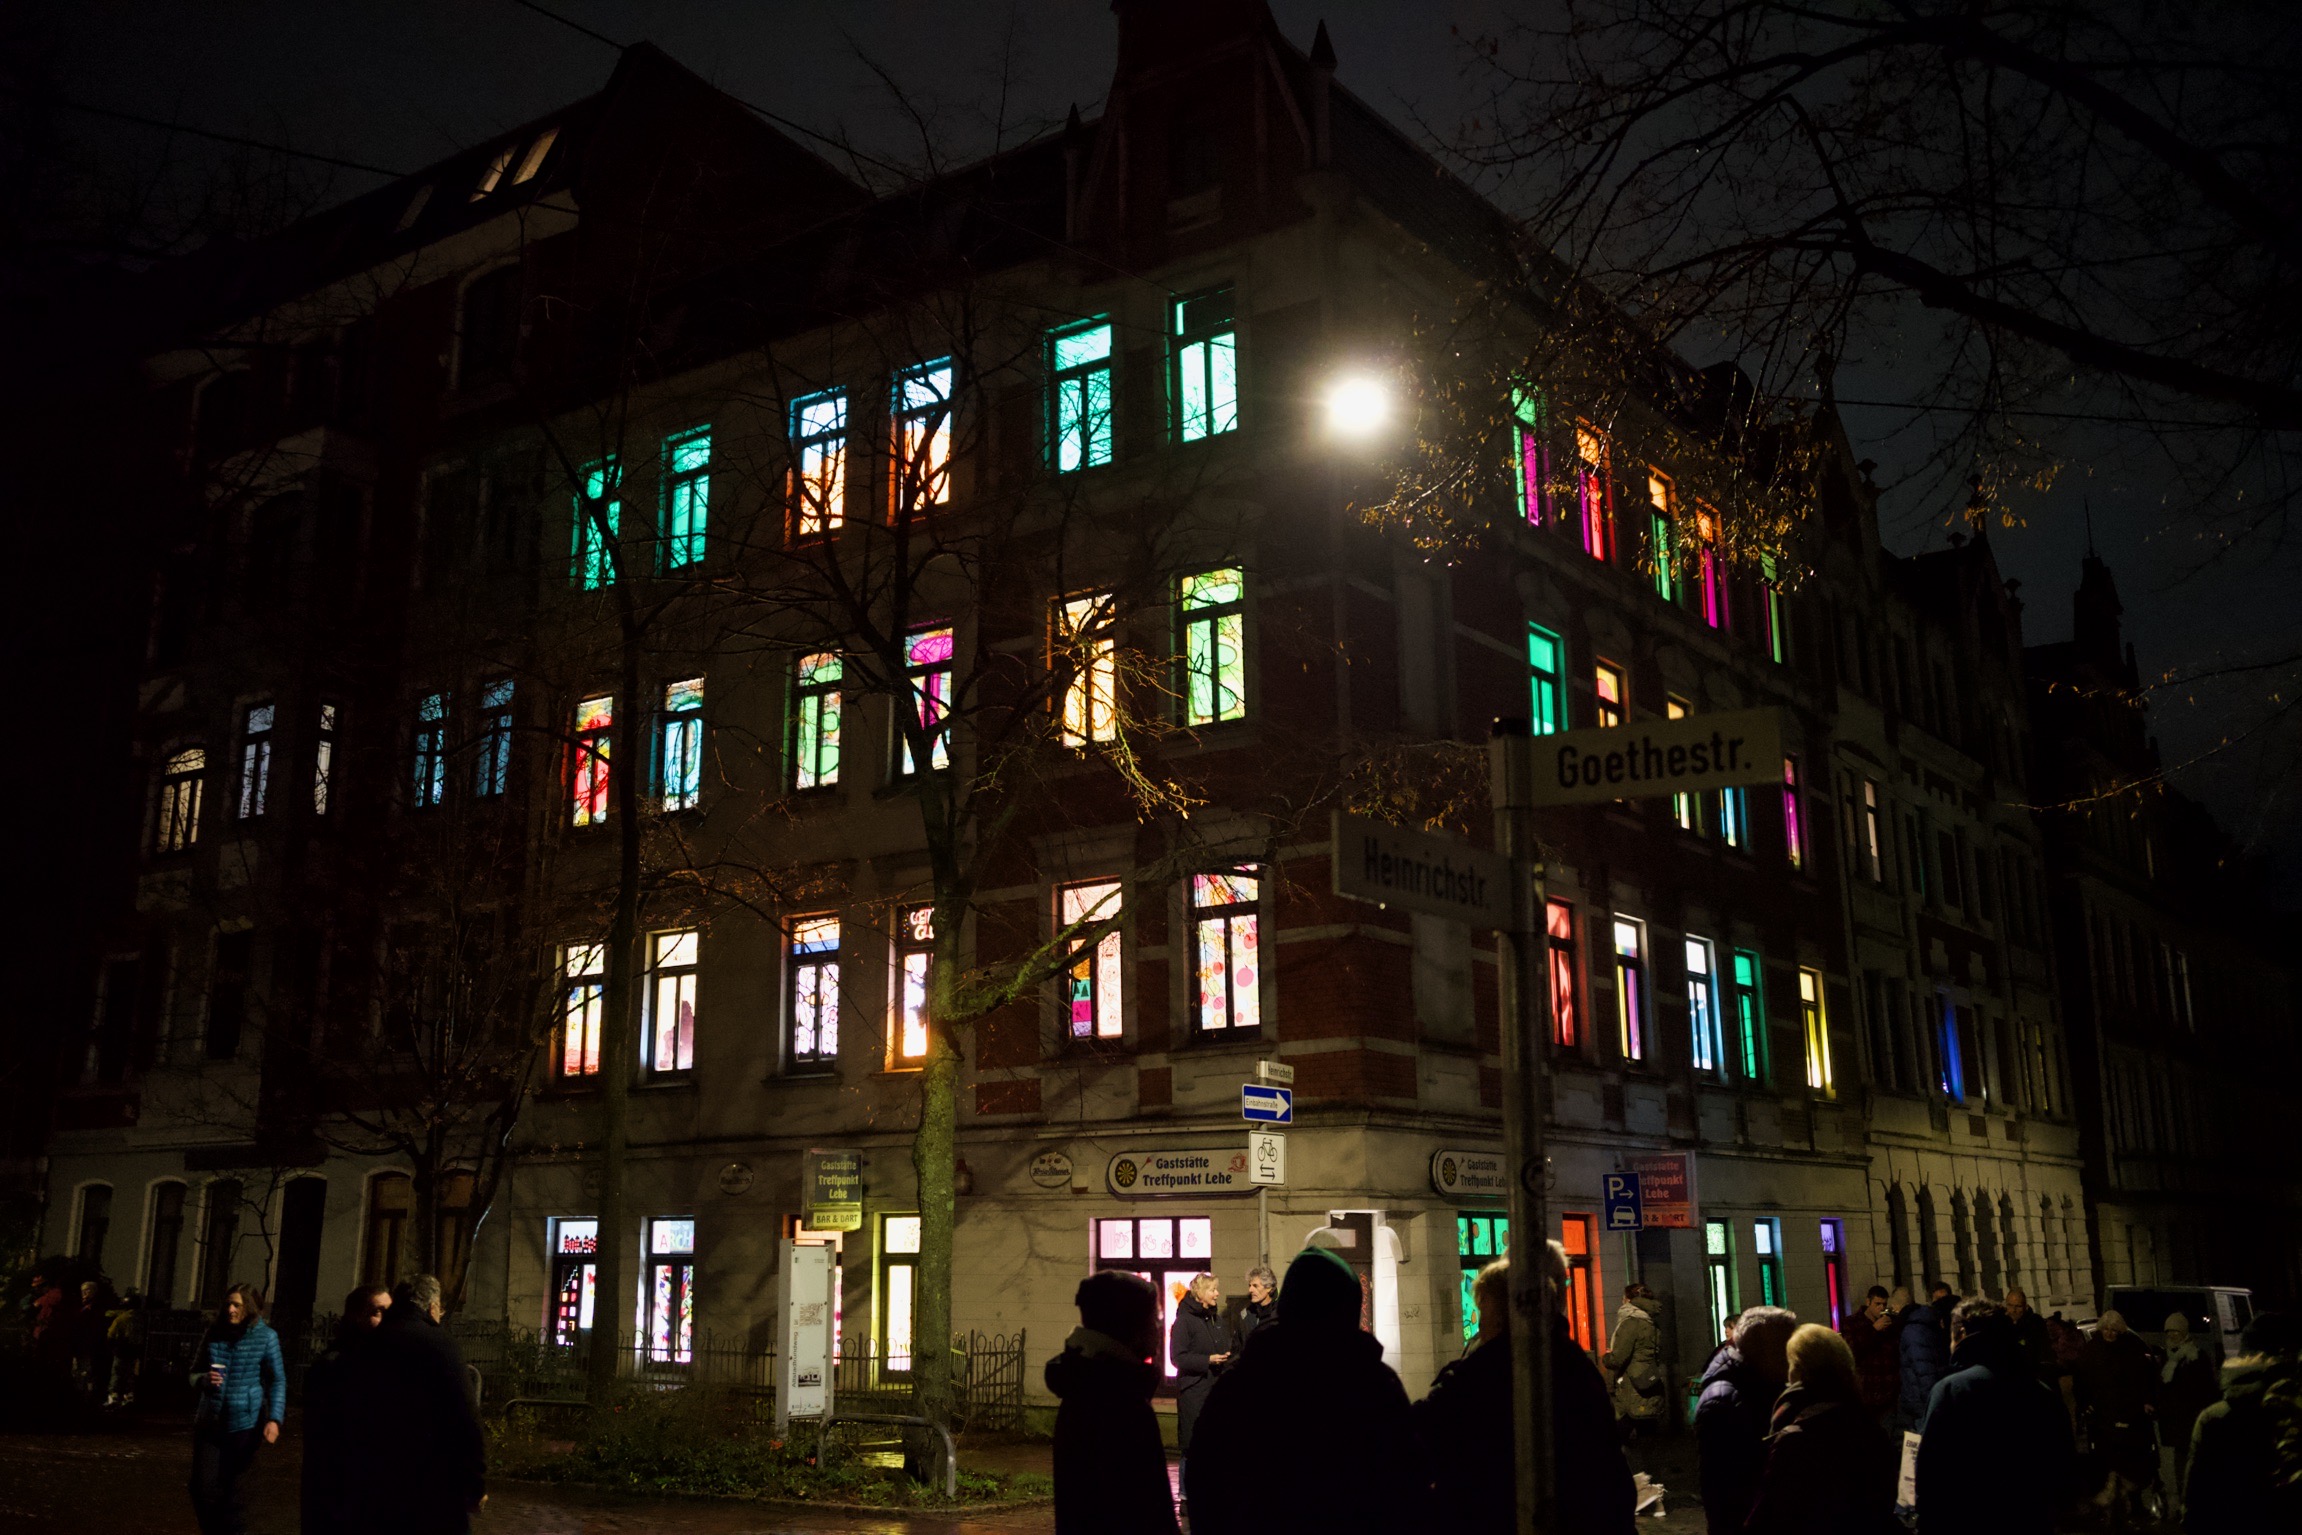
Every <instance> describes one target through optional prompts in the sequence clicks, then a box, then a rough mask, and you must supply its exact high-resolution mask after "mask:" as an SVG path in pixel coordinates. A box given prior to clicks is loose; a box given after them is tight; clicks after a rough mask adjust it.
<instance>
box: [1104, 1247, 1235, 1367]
mask: <svg viewBox="0 0 2302 1535" xmlns="http://www.w3.org/2000/svg"><path fill="white" fill-rule="evenodd" d="M1214 1231H1215V1223H1214V1221H1213V1220H1212V1219H1210V1218H1209V1217H1207V1216H1203V1215H1183V1216H1165V1215H1146V1216H1128V1217H1125V1218H1122V1219H1119V1220H1099V1221H1097V1222H1096V1223H1095V1267H1096V1269H1097V1270H1098V1271H1101V1270H1104V1269H1123V1270H1125V1271H1126V1272H1128V1273H1130V1274H1141V1275H1142V1276H1143V1277H1144V1278H1145V1279H1148V1280H1150V1281H1151V1287H1152V1289H1154V1290H1156V1291H1158V1292H1159V1365H1160V1370H1159V1394H1160V1395H1161V1396H1172V1395H1173V1394H1174V1392H1175V1361H1174V1359H1173V1358H1171V1357H1170V1356H1169V1352H1168V1347H1167V1340H1168V1336H1169V1334H1170V1332H1171V1331H1172V1330H1173V1328H1174V1325H1175V1308H1176V1306H1178V1305H1179V1304H1181V1302H1182V1300H1183V1297H1184V1296H1185V1295H1187V1294H1189V1293H1190V1290H1191V1279H1192V1276H1193V1275H1195V1274H1204V1273H1206V1272H1207V1271H1208V1269H1207V1265H1208V1264H1209V1263H1210V1262H1212V1261H1213V1256H1214V1249H1215V1241H1214Z"/></svg>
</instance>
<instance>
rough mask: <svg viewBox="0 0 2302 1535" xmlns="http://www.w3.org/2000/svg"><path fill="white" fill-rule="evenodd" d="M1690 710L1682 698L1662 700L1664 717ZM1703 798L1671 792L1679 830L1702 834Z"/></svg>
mask: <svg viewBox="0 0 2302 1535" xmlns="http://www.w3.org/2000/svg"><path fill="white" fill-rule="evenodd" d="M1601 669H1602V670H1603V669H1604V668H1603V667H1602V668H1601ZM1592 685H1593V687H1594V688H1595V687H1596V686H1597V684H1596V682H1594V683H1593V684H1592ZM1690 712H1692V711H1691V709H1690V708H1689V706H1688V704H1687V701H1686V700H1685V699H1683V698H1665V699H1664V700H1663V717H1664V718H1666V719H1674V720H1683V719H1685V718H1686V717H1687V716H1688V714H1689V713H1690ZM1705 798H1706V797H1705V796H1704V795H1702V794H1699V793H1693V794H1673V795H1672V796H1671V819H1672V820H1673V821H1675V822H1677V823H1678V828H1679V830H1680V831H1683V832H1687V833H1689V834H1691V835H1693V836H1697V837H1699V836H1702V835H1703V834H1704V831H1705V830H1706V826H1705V823H1706V821H1707V819H1708V817H1706V816H1705V815H1704V813H1703V812H1704V810H1705V809H1706V805H1705Z"/></svg>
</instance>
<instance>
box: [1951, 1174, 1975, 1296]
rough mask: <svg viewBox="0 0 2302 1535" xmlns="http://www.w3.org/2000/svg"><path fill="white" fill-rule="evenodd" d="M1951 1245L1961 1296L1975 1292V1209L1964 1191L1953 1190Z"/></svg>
mask: <svg viewBox="0 0 2302 1535" xmlns="http://www.w3.org/2000/svg"><path fill="white" fill-rule="evenodd" d="M1950 1245H1951V1249H1952V1256H1953V1257H1955V1258H1956V1260H1957V1262H1958V1278H1957V1281H1956V1283H1957V1288H1958V1293H1959V1294H1961V1295H1968V1294H1972V1293H1973V1291H1974V1221H1973V1208H1972V1206H1971V1205H1969V1204H1968V1202H1967V1198H1966V1195H1965V1193H1964V1192H1963V1191H1961V1190H1957V1189H1953V1190H1952V1191H1951V1195H1950Z"/></svg>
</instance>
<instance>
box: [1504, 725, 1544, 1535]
mask: <svg viewBox="0 0 2302 1535" xmlns="http://www.w3.org/2000/svg"><path fill="white" fill-rule="evenodd" d="M1530 745H1531V741H1530V738H1529V733H1528V722H1527V721H1526V720H1524V719H1506V720H1497V721H1495V726H1494V739H1493V740H1491V741H1490V742H1489V743H1488V753H1487V763H1488V775H1489V784H1490V793H1491V795H1492V797H1493V801H1494V807H1495V840H1496V844H1497V846H1498V847H1499V849H1500V850H1501V851H1502V853H1503V854H1504V856H1506V857H1508V858H1509V859H1510V860H1511V862H1512V866H1513V867H1512V872H1513V874H1514V876H1515V878H1514V881H1513V883H1514V885H1515V886H1516V892H1515V893H1516V895H1517V897H1518V899H1517V900H1516V901H1514V902H1513V906H1512V913H1511V925H1510V927H1509V928H1507V929H1505V930H1504V931H1503V932H1502V934H1501V939H1502V944H1503V951H1504V952H1503V959H1504V961H1505V962H1504V964H1503V965H1502V966H1501V967H1500V968H1501V980H1502V992H1503V1144H1504V1146H1505V1148H1506V1150H1507V1152H1508V1155H1509V1161H1510V1165H1511V1167H1512V1169H1513V1176H1512V1178H1511V1195H1510V1199H1511V1203H1510V1209H1511V1270H1510V1274H1511V1291H1510V1293H1511V1332H1510V1336H1511V1409H1512V1413H1511V1418H1512V1439H1513V1441H1514V1456H1513V1458H1514V1459H1515V1460H1516V1462H1517V1469H1518V1494H1519V1496H1518V1512H1519V1518H1518V1527H1519V1528H1520V1529H1522V1530H1527V1531H1532V1532H1534V1535H1547V1532H1549V1531H1550V1530H1551V1529H1552V1528H1553V1514H1554V1510H1555V1508H1556V1504H1557V1496H1556V1487H1557V1478H1556V1475H1555V1469H1554V1462H1553V1460H1552V1445H1551V1301H1550V1297H1549V1296H1547V1295H1545V1294H1544V1293H1543V1292H1544V1283H1543V1281H1544V1277H1545V1276H1546V1275H1547V1274H1548V1273H1549V1271H1550V1253H1549V1250H1548V1249H1547V1247H1546V1246H1545V1245H1544V1244H1545V1243H1547V1242H1548V1241H1549V1239H1550V1229H1551V1226H1550V1217H1549V1210H1548V1203H1549V1201H1548V1199H1547V1198H1546V1195H1547V1193H1548V1190H1547V1189H1546V1187H1545V1184H1546V1183H1547V1181H1548V1177H1549V1170H1550V1169H1549V1159H1548V1158H1547V1157H1546V1155H1545V1153H1544V1133H1543V1132H1544V1117H1545V1111H1546V1109H1547V1107H1548V1104H1549V1100H1550V1092H1549V1085H1548V1082H1547V1081H1546V1072H1545V1066H1546V1060H1545V1053H1546V1052H1545V1044H1546V1042H1547V1041H1548V1040H1549V1038H1550V1034H1551V1019H1550V1011H1551V1009H1550V989H1549V988H1548V987H1547V986H1545V985H1544V984H1543V983H1542V976H1543V943H1544V926H1543V916H1544V905H1543V867H1542V863H1541V861H1540V860H1539V859H1538V857H1537V856H1536V855H1537V848H1536V845H1535V835H1534V824H1533V822H1534V814H1533V811H1532V809H1531V806H1530V800H1531V798H1532V794H1531V787H1532V786H1531V784H1530V782H1529V780H1530V777H1531V773H1530V767H1531V761H1530V756H1531V754H1530V752H1529V750H1528V748H1529V746H1530Z"/></svg>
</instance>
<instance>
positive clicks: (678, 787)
mask: <svg viewBox="0 0 2302 1535" xmlns="http://www.w3.org/2000/svg"><path fill="white" fill-rule="evenodd" d="M656 757H657V763H658V768H657V771H658V772H659V773H660V774H661V779H660V784H661V787H662V790H663V808H664V809H666V810H693V809H694V808H695V807H696V802H697V801H698V800H700V799H701V798H702V797H703V679H702V678H701V677H690V678H688V679H687V680H686V681H685V682H674V683H672V684H671V685H670V686H668V687H666V688H665V689H664V690H663V729H662V735H661V738H660V739H659V741H658V742H657V745H656Z"/></svg>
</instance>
